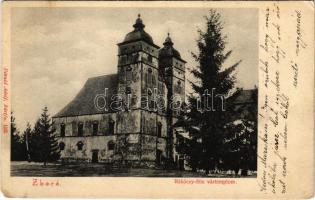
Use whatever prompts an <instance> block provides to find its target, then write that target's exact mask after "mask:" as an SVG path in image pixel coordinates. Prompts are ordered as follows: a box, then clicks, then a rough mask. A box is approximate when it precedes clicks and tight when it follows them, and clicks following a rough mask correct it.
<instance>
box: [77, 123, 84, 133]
mask: <svg viewBox="0 0 315 200" xmlns="http://www.w3.org/2000/svg"><path fill="white" fill-rule="evenodd" d="M78 136H83V123H82V122H80V123H79V124H78Z"/></svg>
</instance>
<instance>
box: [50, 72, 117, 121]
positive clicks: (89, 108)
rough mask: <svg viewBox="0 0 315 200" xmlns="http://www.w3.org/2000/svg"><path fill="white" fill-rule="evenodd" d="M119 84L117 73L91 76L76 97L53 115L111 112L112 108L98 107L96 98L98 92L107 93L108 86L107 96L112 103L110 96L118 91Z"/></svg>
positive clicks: (64, 115)
mask: <svg viewBox="0 0 315 200" xmlns="http://www.w3.org/2000/svg"><path fill="white" fill-rule="evenodd" d="M117 86H118V82H117V74H110V75H104V76H98V77H92V78H89V79H88V80H87V81H86V82H85V84H84V86H83V88H82V89H81V90H80V92H79V93H78V94H77V95H76V97H75V98H74V99H73V100H72V101H71V102H70V103H68V105H66V106H65V107H64V108H63V109H62V110H61V111H59V112H58V113H57V114H56V115H54V116H53V117H68V116H79V115H92V114H102V113H106V112H109V111H110V110H108V111H105V110H99V109H97V108H96V106H95V105H94V98H95V96H96V95H98V94H105V88H108V89H107V92H106V98H107V102H108V103H110V98H111V96H112V95H113V94H115V93H116V91H117ZM101 100H102V99H101V98H100V100H99V103H100V105H101V106H102V105H104V101H101ZM107 105H108V104H107Z"/></svg>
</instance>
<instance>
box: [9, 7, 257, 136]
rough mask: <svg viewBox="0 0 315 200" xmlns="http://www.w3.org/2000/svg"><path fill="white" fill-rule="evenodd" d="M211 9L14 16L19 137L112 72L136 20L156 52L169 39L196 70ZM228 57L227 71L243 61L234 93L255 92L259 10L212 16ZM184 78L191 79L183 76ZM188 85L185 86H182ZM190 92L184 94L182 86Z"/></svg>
mask: <svg viewBox="0 0 315 200" xmlns="http://www.w3.org/2000/svg"><path fill="white" fill-rule="evenodd" d="M208 11H209V8H74V7H73V8H13V9H12V17H11V50H12V52H11V105H12V111H13V112H14V116H15V118H16V123H17V126H18V129H19V130H20V131H23V130H24V129H25V126H26V123H27V122H30V123H31V124H34V122H35V121H36V120H37V119H38V117H39V116H40V114H41V112H42V109H43V107H45V106H47V107H48V110H49V113H50V114H51V115H54V114H56V113H57V112H58V111H60V110H61V109H62V108H63V107H64V106H66V104H67V103H69V102H70V101H71V100H72V99H73V98H74V97H75V95H76V94H77V93H78V91H79V90H80V89H81V88H82V87H83V85H84V83H85V81H86V80H87V79H88V78H89V77H93V76H100V75H105V74H113V73H116V72H117V54H118V48H117V45H116V44H117V43H119V42H122V41H123V39H124V37H125V35H126V34H127V33H129V32H130V31H132V30H133V27H132V25H133V24H134V22H135V20H136V18H137V15H138V13H140V14H141V18H142V20H143V23H144V24H145V26H146V27H145V31H146V32H147V33H149V34H150V35H151V36H152V38H153V41H154V43H155V44H157V45H158V46H160V47H162V46H163V42H164V40H165V38H166V36H167V33H168V32H169V33H170V36H171V38H172V40H173V42H174V47H175V48H176V49H177V50H178V51H179V52H180V54H181V57H182V58H183V59H184V60H186V61H187V64H186V66H187V67H189V68H192V67H194V66H196V63H195V61H194V60H193V58H192V56H191V52H198V51H197V47H196V39H197V38H198V33H197V30H198V28H200V29H203V28H204V27H205V20H204V17H203V16H205V15H207V14H208ZM218 11H219V12H220V13H221V16H222V21H223V22H224V30H223V31H224V33H225V34H226V35H227V37H228V40H227V41H228V45H227V50H233V53H232V55H231V56H230V58H229V59H228V60H227V61H226V63H225V66H227V67H228V66H230V65H232V64H234V63H235V62H237V61H239V60H242V62H241V64H240V65H239V67H238V68H237V70H236V78H237V83H236V86H237V87H242V88H244V89H251V88H254V86H255V85H258V71H257V69H258V12H257V9H244V8H242V9H235V8H227V9H218ZM186 76H187V77H188V79H189V77H190V76H191V75H190V74H188V72H186ZM186 84H187V83H186ZM187 88H188V90H189V87H188V86H187Z"/></svg>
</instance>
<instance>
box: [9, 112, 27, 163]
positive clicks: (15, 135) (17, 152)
mask: <svg viewBox="0 0 315 200" xmlns="http://www.w3.org/2000/svg"><path fill="white" fill-rule="evenodd" d="M25 159H26V149H25V142H24V140H23V137H22V136H20V135H19V132H18V130H17V128H16V124H15V117H14V116H13V113H11V160H12V161H22V160H25Z"/></svg>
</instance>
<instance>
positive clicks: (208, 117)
mask: <svg viewBox="0 0 315 200" xmlns="http://www.w3.org/2000/svg"><path fill="white" fill-rule="evenodd" d="M205 20H206V29H205V30H201V29H199V30H198V34H199V38H198V39H197V47H198V53H192V56H193V58H194V59H195V61H196V62H197V63H198V65H197V66H196V67H194V68H193V69H192V70H191V73H192V75H193V76H194V79H196V81H195V82H192V81H190V83H191V86H192V89H193V93H192V94H191V95H190V96H189V97H188V104H189V111H188V112H187V113H186V115H185V117H184V121H182V122H179V123H178V124H181V125H182V126H183V127H184V128H185V129H186V130H187V131H188V132H189V133H190V137H191V143H192V145H193V146H198V148H194V149H192V148H190V149H191V150H190V152H188V157H190V161H191V166H192V167H193V168H196V167H197V168H199V169H204V170H205V171H206V173H208V172H209V170H211V169H214V168H215V167H216V166H217V165H218V163H219V159H220V156H221V153H222V148H223V147H222V143H223V140H224V138H223V134H222V133H223V127H224V125H225V124H226V123H227V117H226V113H225V110H223V109H222V104H224V103H225V101H224V99H223V100H222V96H228V95H230V93H232V91H233V88H234V83H235V77H234V76H233V71H234V70H235V68H236V67H237V66H238V64H239V63H240V61H238V62H237V63H235V64H234V65H232V66H229V67H226V66H224V62H225V61H226V60H227V59H228V58H229V56H230V55H231V53H232V51H226V49H225V47H226V44H227V36H226V35H224V34H223V32H222V31H223V23H222V19H221V15H220V13H218V12H217V11H216V10H213V9H211V10H210V11H209V15H208V16H205ZM207 91H208V93H206V92H207ZM212 91H214V95H213V96H211V95H212ZM205 94H209V95H205ZM216 95H220V96H221V97H220V96H216ZM206 97H207V99H208V100H206ZM211 99H213V103H212V102H211V101H212V100H211ZM198 102H200V104H199V106H198ZM206 104H208V105H207V106H206ZM209 104H210V107H209ZM212 104H213V106H212ZM200 105H201V106H200ZM223 106H224V105H223ZM196 151H198V152H196Z"/></svg>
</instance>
